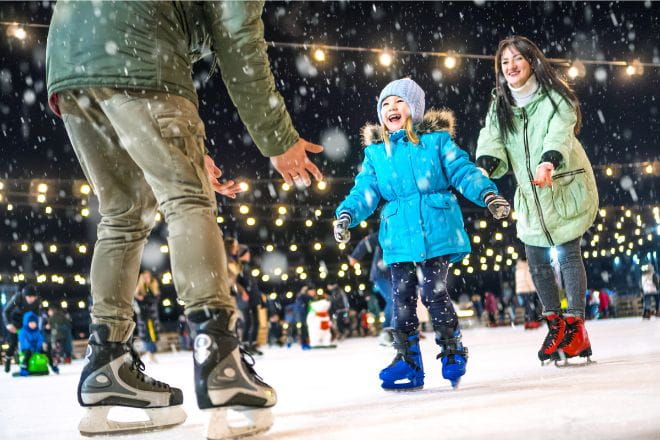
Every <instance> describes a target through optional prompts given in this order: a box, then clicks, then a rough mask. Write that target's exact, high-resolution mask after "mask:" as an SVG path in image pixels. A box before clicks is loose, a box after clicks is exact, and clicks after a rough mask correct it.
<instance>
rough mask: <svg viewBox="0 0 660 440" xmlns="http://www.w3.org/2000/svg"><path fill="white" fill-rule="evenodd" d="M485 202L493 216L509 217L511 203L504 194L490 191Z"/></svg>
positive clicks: (498, 217) (497, 217) (499, 217)
mask: <svg viewBox="0 0 660 440" xmlns="http://www.w3.org/2000/svg"><path fill="white" fill-rule="evenodd" d="M484 202H485V203H486V205H487V206H488V210H489V211H490V213H491V214H493V217H495V218H496V219H498V220H500V219H503V218H506V217H508V215H509V212H510V211H511V205H509V202H507V201H506V199H505V198H504V197H502V196H498V195H497V194H495V193H488V194H486V197H485V198H484Z"/></svg>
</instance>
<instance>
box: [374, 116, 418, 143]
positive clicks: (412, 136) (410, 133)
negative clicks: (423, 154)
mask: <svg viewBox="0 0 660 440" xmlns="http://www.w3.org/2000/svg"><path fill="white" fill-rule="evenodd" d="M404 128H405V129H406V136H407V137H408V140H409V141H410V142H412V143H413V144H415V145H417V144H419V136H417V133H416V132H415V129H414V128H413V121H412V116H408V119H406V124H405V126H404ZM380 135H381V137H382V138H383V142H385V145H388V146H389V145H390V135H389V134H388V133H387V128H385V124H381V125H380Z"/></svg>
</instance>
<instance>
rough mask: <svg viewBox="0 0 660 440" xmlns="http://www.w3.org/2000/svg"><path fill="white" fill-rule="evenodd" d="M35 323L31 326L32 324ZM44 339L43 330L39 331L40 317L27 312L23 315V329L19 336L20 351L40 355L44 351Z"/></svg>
mask: <svg viewBox="0 0 660 440" xmlns="http://www.w3.org/2000/svg"><path fill="white" fill-rule="evenodd" d="M31 322H32V323H34V324H33V325H30V323H31ZM45 342H46V340H45V339H44V336H43V334H42V333H41V330H40V329H39V317H38V316H37V315H36V314H35V313H34V312H27V313H25V315H23V327H21V331H20V332H19V334H18V347H19V350H21V351H23V352H25V351H29V352H30V353H38V352H40V351H44V350H43V349H44V343H45Z"/></svg>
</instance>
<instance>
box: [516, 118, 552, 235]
mask: <svg viewBox="0 0 660 440" xmlns="http://www.w3.org/2000/svg"><path fill="white" fill-rule="evenodd" d="M522 114H523V123H524V141H525V160H526V161H527V167H526V168H527V175H528V176H529V182H530V184H531V185H532V193H533V194H534V203H535V204H536V211H537V212H538V213H539V219H540V220H541V228H542V229H543V233H544V234H545V237H546V238H547V239H548V243H550V246H554V245H555V242H554V241H553V240H552V236H550V231H548V227H547V226H546V225H545V219H544V218H543V210H542V209H541V201H540V200H539V195H538V193H537V192H536V186H535V185H534V184H533V183H531V182H532V181H533V180H534V175H533V174H532V168H531V164H530V160H531V158H530V154H529V143H528V142H527V122H528V121H527V112H526V111H525V109H524V108H523V109H522Z"/></svg>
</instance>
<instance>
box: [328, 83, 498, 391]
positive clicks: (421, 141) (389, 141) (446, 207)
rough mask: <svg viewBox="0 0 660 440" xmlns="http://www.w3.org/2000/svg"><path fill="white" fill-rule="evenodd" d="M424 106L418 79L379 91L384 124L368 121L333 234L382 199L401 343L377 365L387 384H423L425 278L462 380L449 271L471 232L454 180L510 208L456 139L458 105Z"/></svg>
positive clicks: (436, 324)
mask: <svg viewBox="0 0 660 440" xmlns="http://www.w3.org/2000/svg"><path fill="white" fill-rule="evenodd" d="M424 108H425V102H424V91H423V90H422V89H421V87H420V86H419V85H418V84H417V83H416V82H415V81H413V80H412V79H408V78H406V79H400V80H396V81H393V82H391V83H390V84H388V85H387V86H386V87H385V88H384V89H383V90H382V92H381V93H380V97H379V99H378V105H377V113H378V119H379V121H380V122H381V124H379V125H367V126H365V127H364V128H363V129H362V140H363V144H364V146H365V149H364V161H363V163H362V169H361V171H360V172H359V174H358V175H357V176H356V178H355V184H354V186H353V188H352V189H351V191H350V193H349V194H348V196H346V198H345V199H344V201H343V202H342V203H341V204H340V205H339V206H338V207H337V210H336V216H337V221H336V222H335V238H336V239H337V240H338V241H342V242H346V241H348V239H349V238H350V234H349V233H348V228H351V227H355V226H356V225H358V224H359V223H360V222H361V221H363V220H365V219H366V218H367V217H369V216H370V215H371V214H372V213H373V212H374V211H375V210H376V208H377V207H378V205H379V203H380V202H381V200H382V201H383V202H384V205H383V208H382V210H381V212H380V230H379V241H380V244H381V247H382V248H383V259H384V261H385V263H386V264H387V265H388V266H390V268H391V277H392V291H393V299H394V313H393V318H392V324H393V327H394V332H393V336H394V341H395V343H394V345H395V348H396V349H397V356H396V357H395V358H394V361H393V362H392V364H391V365H390V366H389V367H387V368H385V369H383V370H382V371H381V373H380V379H381V380H382V381H383V383H382V387H383V388H385V389H416V388H421V387H422V386H423V384H424V371H423V366H422V359H421V354H420V351H419V342H418V341H419V334H418V327H419V321H418V320H417V315H416V304H417V287H418V285H419V286H420V287H421V293H422V302H423V303H424V305H425V306H426V307H427V308H428V309H429V314H430V315H431V318H432V322H433V328H434V330H435V335H436V342H437V343H438V345H439V346H440V348H441V353H440V355H439V357H441V358H442V365H443V377H444V378H445V379H448V380H450V381H451V383H452V385H453V386H456V385H457V384H458V381H459V379H460V377H461V376H462V375H463V374H464V373H465V364H466V362H467V349H466V348H464V347H463V345H462V343H461V335H460V330H459V328H458V318H457V316H456V312H455V311H454V308H453V306H452V304H451V300H450V298H449V294H448V292H447V289H446V278H447V271H448V268H449V263H452V262H457V261H460V260H461V259H462V258H463V257H464V256H465V255H466V254H468V253H469V252H470V240H469V238H468V236H467V233H466V232H465V228H464V226H463V215H462V213H461V209H460V206H459V204H458V201H457V199H456V197H455V196H454V195H453V194H452V193H451V192H450V188H454V189H455V190H457V191H459V192H460V193H461V194H463V195H464V196H465V197H466V198H467V199H468V200H470V201H472V202H473V203H475V204H477V205H479V206H488V209H489V210H490V211H491V213H492V214H493V215H494V216H495V217H497V218H504V217H506V216H507V215H508V213H509V209H510V206H509V204H508V202H507V201H506V200H504V199H503V198H502V197H501V196H499V195H498V190H497V187H496V186H495V184H494V183H493V182H492V181H491V180H490V179H488V178H487V177H485V175H484V174H483V173H482V172H481V171H480V170H479V168H477V166H476V165H475V164H474V163H473V162H472V161H471V160H470V158H469V157H468V154H467V153H466V152H465V151H463V150H462V149H461V148H459V147H458V146H457V145H456V144H455V143H454V141H453V140H452V138H453V135H454V127H455V121H454V116H453V113H452V112H451V111H448V110H443V111H433V110H431V111H429V112H428V113H426V114H424ZM418 270H419V271H421V274H422V275H423V276H422V278H423V280H422V281H421V282H420V281H418V279H417V271H418Z"/></svg>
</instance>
